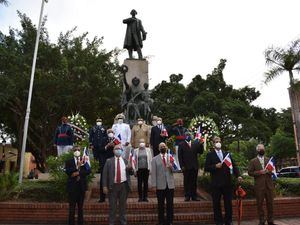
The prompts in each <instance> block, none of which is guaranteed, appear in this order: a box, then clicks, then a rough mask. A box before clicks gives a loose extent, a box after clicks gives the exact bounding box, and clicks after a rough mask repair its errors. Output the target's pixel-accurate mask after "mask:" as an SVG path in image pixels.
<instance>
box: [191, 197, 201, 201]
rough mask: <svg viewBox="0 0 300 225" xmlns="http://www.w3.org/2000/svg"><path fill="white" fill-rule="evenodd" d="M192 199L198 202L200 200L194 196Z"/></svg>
mask: <svg viewBox="0 0 300 225" xmlns="http://www.w3.org/2000/svg"><path fill="white" fill-rule="evenodd" d="M192 201H196V202H199V201H200V199H199V198H197V197H194V198H192Z"/></svg>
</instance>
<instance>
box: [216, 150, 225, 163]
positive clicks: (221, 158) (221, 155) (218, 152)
mask: <svg viewBox="0 0 300 225" xmlns="http://www.w3.org/2000/svg"><path fill="white" fill-rule="evenodd" d="M215 151H216V153H217V156H218V157H219V159H220V161H221V162H222V161H223V158H224V156H223V153H222V150H221V149H220V150H215Z"/></svg>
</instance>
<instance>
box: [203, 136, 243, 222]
mask: <svg viewBox="0 0 300 225" xmlns="http://www.w3.org/2000/svg"><path fill="white" fill-rule="evenodd" d="M213 144H214V150H212V151H211V152H209V153H208V154H207V156H206V160H205V169H204V170H205V171H206V172H210V175H211V188H212V198H213V209H214V220H215V223H216V225H223V224H224V222H225V225H231V224H232V191H233V186H232V179H231V175H232V174H234V175H235V176H236V177H238V180H239V182H241V181H242V178H241V177H239V170H238V168H237V167H236V165H235V163H234V161H233V159H232V158H231V156H230V155H229V158H230V160H231V163H232V169H230V168H229V167H228V166H227V165H226V164H225V163H223V159H224V158H226V156H227V155H228V154H229V153H228V152H225V151H223V150H222V149H221V138H219V137H215V138H214V139H213ZM222 195H223V199H224V208H225V218H224V220H223V217H222V210H221V197H222Z"/></svg>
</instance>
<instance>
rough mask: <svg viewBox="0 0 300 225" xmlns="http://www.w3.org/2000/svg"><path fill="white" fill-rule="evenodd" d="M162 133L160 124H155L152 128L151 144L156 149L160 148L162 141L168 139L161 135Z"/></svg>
mask: <svg viewBox="0 0 300 225" xmlns="http://www.w3.org/2000/svg"><path fill="white" fill-rule="evenodd" d="M160 134H161V129H159V128H158V126H154V127H152V128H151V136H150V144H151V145H152V147H153V149H155V150H158V145H159V144H160V143H161V142H165V140H166V138H165V137H162V136H160Z"/></svg>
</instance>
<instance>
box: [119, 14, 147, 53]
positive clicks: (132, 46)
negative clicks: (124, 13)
mask: <svg viewBox="0 0 300 225" xmlns="http://www.w3.org/2000/svg"><path fill="white" fill-rule="evenodd" d="M130 14H131V16H132V17H130V18H128V19H125V20H123V23H125V24H127V30H126V35H125V41H124V48H126V49H127V50H128V54H129V58H130V59H132V58H133V57H132V51H133V50H134V51H137V53H138V57H139V59H143V55H142V48H143V41H144V40H146V36H147V32H145V30H144V27H143V25H142V21H141V20H139V19H138V18H136V17H135V16H136V14H137V12H136V10H134V9H133V10H131V12H130Z"/></svg>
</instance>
